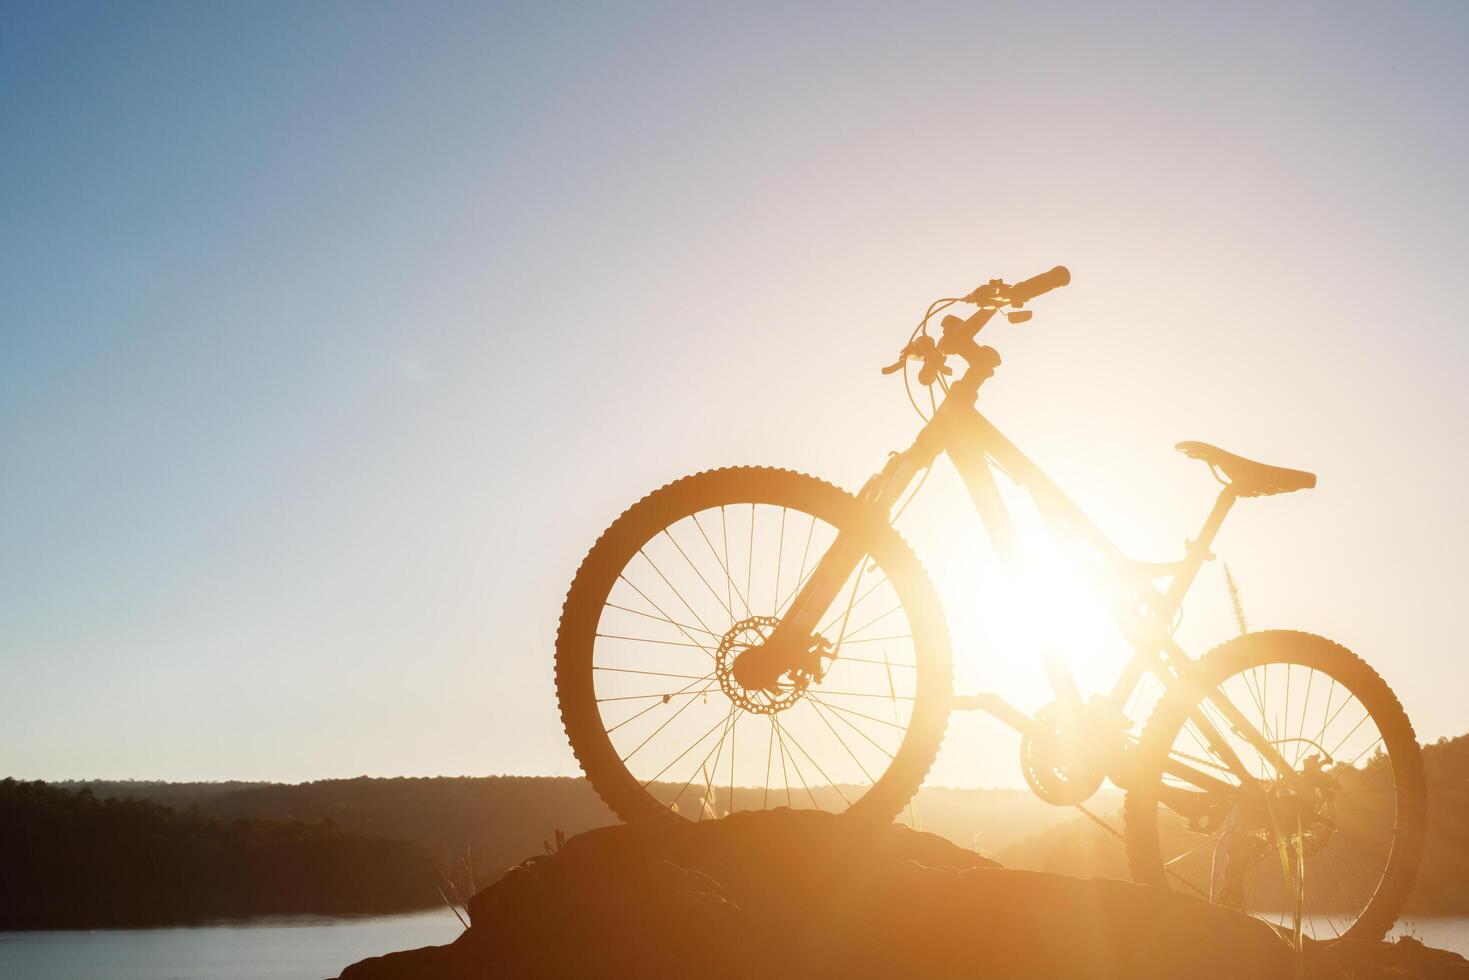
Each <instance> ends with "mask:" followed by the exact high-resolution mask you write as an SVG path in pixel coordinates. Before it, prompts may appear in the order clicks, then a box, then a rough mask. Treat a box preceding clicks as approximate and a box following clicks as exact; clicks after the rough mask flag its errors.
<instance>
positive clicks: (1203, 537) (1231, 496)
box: [1163, 483, 1239, 616]
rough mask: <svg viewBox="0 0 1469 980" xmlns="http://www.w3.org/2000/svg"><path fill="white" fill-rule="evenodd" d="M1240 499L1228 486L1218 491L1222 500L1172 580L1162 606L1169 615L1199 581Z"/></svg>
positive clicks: (1192, 544)
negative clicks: (1217, 540)
mask: <svg viewBox="0 0 1469 980" xmlns="http://www.w3.org/2000/svg"><path fill="white" fill-rule="evenodd" d="M1238 499H1239V494H1238V493H1236V492H1235V489H1234V487H1233V486H1232V485H1231V484H1228V483H1226V484H1225V485H1224V487H1223V488H1222V489H1221V490H1220V491H1219V496H1218V497H1216V498H1215V499H1214V507H1213V509H1211V510H1210V511H1209V516H1208V517H1207V518H1205V519H1204V526H1203V527H1202V528H1200V529H1199V536H1198V537H1196V538H1194V539H1193V540H1192V541H1190V542H1188V551H1187V552H1186V553H1185V554H1184V556H1183V561H1182V562H1180V565H1181V566H1182V567H1181V568H1180V570H1179V572H1178V574H1177V575H1175V576H1173V580H1172V581H1171V582H1169V583H1168V592H1167V593H1166V595H1165V596H1164V600H1163V604H1164V606H1165V607H1166V609H1167V612H1168V615H1169V616H1172V614H1173V612H1174V611H1176V610H1177V609H1178V607H1179V606H1180V605H1182V603H1183V597H1184V596H1186V595H1188V590H1189V589H1190V588H1191V587H1192V586H1193V584H1194V579H1195V578H1197V577H1198V574H1199V569H1200V568H1201V567H1202V566H1203V564H1204V562H1206V561H1208V560H1209V559H1210V558H1213V557H1214V552H1213V551H1211V550H1210V548H1212V547H1213V545H1214V538H1215V537H1216V536H1217V535H1218V534H1219V529H1220V528H1221V527H1223V526H1224V518H1225V517H1226V516H1228V514H1229V509H1230V508H1231V507H1233V506H1234V502H1235V501H1236V500H1238Z"/></svg>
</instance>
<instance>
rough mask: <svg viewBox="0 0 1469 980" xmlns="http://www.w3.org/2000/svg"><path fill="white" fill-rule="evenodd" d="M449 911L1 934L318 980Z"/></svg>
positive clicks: (1420, 922)
mask: <svg viewBox="0 0 1469 980" xmlns="http://www.w3.org/2000/svg"><path fill="white" fill-rule="evenodd" d="M459 930H460V927H459V923H458V921H457V920H456V919H455V918H454V917H453V916H452V915H451V914H449V912H448V911H447V910H445V909H437V910H434V911H431V912H415V913H413V914H411V915H384V916H369V917H363V918H357V919H323V918H314V917H313V918H298V919H274V920H262V921H256V922H250V923H220V924H216V925H207V926H189V927H184V928H177V929H103V930H98V931H96V932H0V977H4V978H5V980H62V978H65V980H103V978H106V980H323V978H325V977H335V976H336V975H337V974H338V973H339V972H340V971H341V970H342V969H343V968H345V967H346V966H347V965H348V964H350V963H355V962H357V961H358V960H360V959H363V958H364V957H368V956H377V955H380V954H382V953H387V952H391V951H393V950H398V949H413V948H415V947H418V946H434V945H439V944H441V943H447V942H452V941H453V940H454V938H455V937H456V936H458V935H459ZM1403 933H1407V934H1409V935H1412V936H1416V937H1417V938H1419V939H1421V940H1423V942H1425V943H1427V944H1428V945H1429V946H1437V947H1439V948H1441V949H1451V950H1453V951H1454V952H1456V953H1461V954H1463V955H1465V956H1469V917H1460V918H1421V919H1413V920H1411V921H1408V922H1405V923H1401V924H1400V925H1399V926H1398V928H1397V929H1395V930H1394V932H1393V934H1394V935H1400V934H1403Z"/></svg>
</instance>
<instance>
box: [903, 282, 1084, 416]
mask: <svg viewBox="0 0 1469 980" xmlns="http://www.w3.org/2000/svg"><path fill="white" fill-rule="evenodd" d="M1070 282H1071V272H1070V271H1069V270H1068V269H1067V268H1066V267H1065V266H1064V265H1058V266H1056V267H1055V268H1054V269H1052V270H1051V271H1050V272H1042V273H1041V274H1040V275H1038V276H1031V277H1030V278H1029V279H1025V280H1023V281H1021V282H1017V283H1015V284H1014V285H1009V284H1007V283H1006V282H1005V281H1004V280H1003V279H991V280H990V281H989V282H987V283H985V284H984V285H983V286H980V287H979V288H978V289H975V290H974V291H973V292H971V293H970V294H969V295H968V296H965V297H964V298H963V299H958V300H955V299H948V300H939V301H937V302H935V303H934V304H933V306H931V307H929V312H928V314H926V315H925V316H924V318H923V322H922V323H920V324H919V326H918V329H917V330H915V331H914V332H913V336H912V337H911V338H909V341H908V344H907V346H905V347H904V348H903V350H902V352H901V353H899V354H898V359H897V361H895V362H894V363H892V364H889V365H888V366H887V367H885V368H883V369H882V373H883V374H895V373H897V372H898V371H901V370H903V367H904V365H905V364H906V363H907V361H908V358H910V357H912V358H916V359H918V360H921V361H922V362H923V368H922V369H921V370H920V371H919V373H918V382H919V384H922V385H924V386H928V385H931V384H933V383H934V382H935V381H938V380H940V379H941V378H942V377H943V376H945V375H948V374H952V373H953V372H952V371H951V370H950V369H949V368H948V367H947V366H946V365H945V363H944V362H945V361H946V360H947V359H948V357H949V356H950V355H953V356H957V357H960V358H963V360H964V362H965V363H966V364H968V365H969V367H970V369H971V370H969V371H967V372H966V373H965V378H964V380H966V381H972V382H973V383H972V385H971V386H969V387H970V394H971V395H972V394H973V391H974V389H977V388H978V386H979V384H980V383H981V382H982V381H983V380H984V378H987V377H989V375H991V374H993V373H994V369H995V367H996V365H998V364H999V363H1000V356H999V355H998V354H996V353H995V352H994V350H993V349H992V348H989V347H980V346H979V345H978V344H977V343H975V340H974V337H975V335H976V334H978V333H979V331H980V330H981V329H983V328H984V325H985V324H986V323H988V322H989V321H990V319H991V318H992V317H993V316H994V315H995V314H996V313H998V312H999V311H1000V310H1003V309H1006V308H1007V307H1019V306H1022V305H1024V304H1025V303H1028V302H1029V301H1031V300H1033V299H1035V298H1036V297H1037V296H1040V295H1042V294H1044V293H1049V292H1050V291H1051V290H1053V289H1059V288H1060V287H1062V286H1065V285H1067V284H1068V283H1070ZM956 302H960V303H971V304H973V305H975V306H978V307H979V309H978V310H976V311H975V312H974V313H972V314H970V315H969V316H968V317H965V318H962V319H961V318H960V317H957V316H952V315H950V316H946V317H944V319H943V322H942V327H943V334H942V338H941V339H940V340H938V341H937V342H935V341H934V339H933V337H931V336H929V334H928V329H927V328H928V319H929V317H930V316H932V315H933V313H934V312H935V308H938V309H943V307H944V306H950V305H953V304H954V303H956ZM1005 318H1006V319H1007V320H1009V321H1010V322H1012V323H1024V322H1025V321H1026V320H1029V319H1030V311H1029V310H1018V309H1015V310H1011V311H1010V312H1007V313H1006V314H1005ZM906 379H907V375H906V374H905V375H904V383H905V384H906V383H907V382H906ZM910 397H911V395H910ZM920 414H922V413H920Z"/></svg>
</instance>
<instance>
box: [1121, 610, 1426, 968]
mask: <svg viewBox="0 0 1469 980" xmlns="http://www.w3.org/2000/svg"><path fill="white" fill-rule="evenodd" d="M1206 694H1207V696H1205V695H1206ZM1224 701H1227V702H1229V703H1230V704H1232V705H1233V706H1234V707H1235V708H1237V709H1238V710H1239V712H1240V713H1241V714H1242V715H1243V716H1244V720H1245V721H1247V722H1248V723H1249V725H1250V726H1252V727H1253V728H1254V729H1255V730H1256V731H1258V732H1259V733H1261V735H1262V736H1263V738H1264V740H1265V741H1266V742H1268V743H1269V746H1270V749H1262V748H1261V747H1260V746H1259V745H1258V744H1254V743H1252V741H1251V740H1249V739H1247V738H1245V737H1244V735H1243V733H1242V732H1240V731H1238V730H1236V726H1235V725H1233V724H1231V722H1230V720H1229V719H1228V718H1226V717H1225V715H1224V714H1223V713H1222V712H1221V710H1220V704H1221V703H1223V702H1224ZM1134 763H1135V765H1134V767H1133V768H1132V769H1131V770H1130V779H1129V782H1130V784H1131V785H1129V787H1128V793H1127V799H1126V802H1125V807H1124V814H1125V818H1126V829H1127V835H1126V836H1127V853H1128V859H1129V863H1130V865H1131V869H1132V875H1133V878H1134V879H1135V880H1137V881H1139V882H1143V883H1145V884H1152V885H1159V886H1162V887H1168V888H1173V889H1175V890H1179V891H1184V892H1187V893H1190V894H1196V895H1199V896H1202V897H1204V898H1206V899H1209V900H1211V901H1214V902H1216V903H1219V904H1224V905H1228V906H1231V907H1233V908H1237V909H1239V910H1240V911H1243V912H1247V913H1249V914H1252V915H1255V916H1258V917H1260V918H1262V919H1264V920H1266V921H1267V922H1270V923H1272V924H1273V925H1275V926H1276V927H1277V928H1280V929H1281V930H1282V931H1289V932H1293V931H1294V926H1295V922H1296V914H1297V910H1299V912H1300V917H1301V931H1302V935H1303V937H1304V938H1307V939H1312V940H1318V941H1333V940H1337V939H1346V938H1350V939H1369V940H1375V939H1381V938H1382V937H1383V935H1385V934H1386V932H1387V930H1388V929H1389V928H1391V926H1392V924H1393V922H1394V920H1395V919H1396V918H1397V915H1398V913H1399V912H1400V911H1401V910H1402V907H1403V902H1404V901H1405V899H1406V898H1407V895H1408V891H1409V889H1410V888H1411V887H1412V883H1413V878H1414V875H1415V873H1416V871H1417V866H1418V860H1419V857H1420V856H1421V854H1422V850H1423V837H1424V826H1425V820H1426V809H1427V799H1426V795H1427V794H1426V788H1425V780H1424V773H1423V759H1422V755H1421V754H1420V751H1419V748H1418V742H1417V738H1416V736H1415V735H1414V732H1413V726H1412V724H1411V723H1410V722H1409V720H1408V717H1407V715H1406V714H1405V713H1404V712H1403V709H1402V706H1401V705H1400V704H1399V703H1398V699H1397V697H1396V696H1395V695H1394V694H1393V692H1392V690H1391V689H1390V688H1389V687H1388V686H1387V684H1386V683H1385V682H1384V681H1383V680H1382V678H1381V677H1379V676H1378V675H1377V673H1376V672H1375V671H1374V670H1373V669H1372V668H1371V667H1369V666H1368V665H1367V664H1366V663H1364V662H1363V661H1362V660H1361V659H1360V658H1358V657H1357V656H1356V655H1355V654H1353V653H1351V652H1350V651H1349V650H1347V649H1346V648H1344V647H1342V646H1339V645H1337V644H1335V643H1332V642H1331V641H1330V640H1326V639H1323V638H1321V637H1319V636H1312V635H1310V634H1308V633H1297V632H1291V631H1285V630H1271V631H1265V632H1259V633H1249V634H1246V635H1244V636H1240V637H1238V638H1236V639H1234V640H1231V641H1229V642H1227V643H1225V644H1223V645H1221V646H1220V647H1217V648H1216V649H1214V650H1213V651H1211V652H1210V653H1208V654H1206V655H1205V656H1204V657H1203V658H1201V659H1200V660H1199V661H1198V662H1197V663H1196V664H1195V665H1194V668H1193V670H1192V672H1191V673H1190V674H1189V675H1186V681H1185V682H1184V683H1180V684H1178V685H1177V686H1176V687H1174V688H1173V689H1172V690H1171V691H1170V693H1169V694H1168V695H1166V696H1165V697H1164V699H1163V700H1162V701H1161V702H1160V703H1159V705H1158V707H1157V709H1156V710H1155V712H1154V714H1153V717H1152V718H1151V719H1149V721H1148V724H1147V727H1146V728H1145V729H1144V731H1143V734H1142V738H1141V741H1140V744H1139V745H1138V751H1137V755H1136V757H1135V759H1134ZM1241 769H1242V770H1243V772H1241V771H1240V770H1241Z"/></svg>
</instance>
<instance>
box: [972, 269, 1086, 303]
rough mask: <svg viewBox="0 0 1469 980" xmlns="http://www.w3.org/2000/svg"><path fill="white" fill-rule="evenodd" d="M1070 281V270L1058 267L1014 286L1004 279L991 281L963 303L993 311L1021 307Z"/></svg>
mask: <svg viewBox="0 0 1469 980" xmlns="http://www.w3.org/2000/svg"><path fill="white" fill-rule="evenodd" d="M1070 281H1071V272H1070V270H1068V269H1067V268H1066V267H1065V266H1064V265H1058V266H1056V268H1054V269H1052V270H1051V271H1050V272H1042V273H1041V274H1040V275H1038V276H1031V277H1030V278H1029V279H1026V280H1025V281H1023V282H1017V283H1016V284H1015V285H1013V286H1007V285H1006V284H1005V282H1004V280H1002V279H991V280H990V281H989V282H987V283H985V284H984V285H983V286H980V287H979V288H978V289H976V290H974V291H973V292H972V293H970V294H969V295H968V296H965V297H964V300H963V301H964V302H965V303H973V304H975V305H976V306H980V307H984V308H987V309H991V310H997V309H1000V308H1001V307H1005V306H1020V305H1022V304H1024V303H1027V302H1029V301H1030V300H1033V299H1035V298H1036V297H1037V296H1040V295H1041V294H1042V293H1049V292H1050V291H1051V290H1053V289H1059V288H1060V287H1062V286H1064V285H1066V284H1067V283H1069V282H1070Z"/></svg>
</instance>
